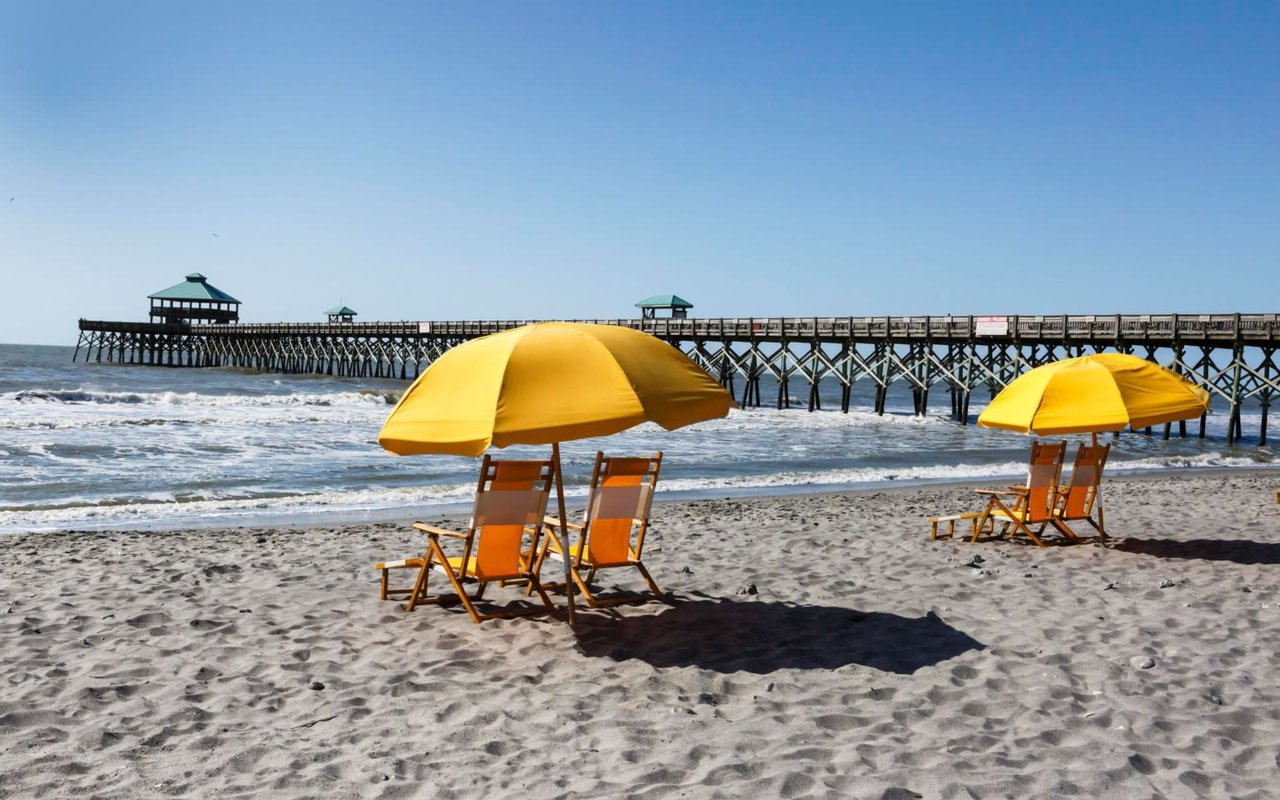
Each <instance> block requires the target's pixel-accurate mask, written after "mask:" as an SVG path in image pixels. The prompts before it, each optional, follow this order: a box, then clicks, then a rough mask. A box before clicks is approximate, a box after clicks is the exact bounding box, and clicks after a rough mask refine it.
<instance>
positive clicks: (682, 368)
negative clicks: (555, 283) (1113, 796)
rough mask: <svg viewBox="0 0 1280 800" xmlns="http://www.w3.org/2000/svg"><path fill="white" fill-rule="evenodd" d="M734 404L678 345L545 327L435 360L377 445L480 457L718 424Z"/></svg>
mask: <svg viewBox="0 0 1280 800" xmlns="http://www.w3.org/2000/svg"><path fill="white" fill-rule="evenodd" d="M732 407H733V399H732V398H731V397H730V396H729V393H728V392H726V391H725V390H724V389H723V388H722V387H721V386H720V385H719V384H718V383H716V382H715V381H714V380H712V379H711V377H710V376H708V375H707V373H706V372H704V371H703V370H702V369H700V368H699V367H698V365H696V364H694V363H693V362H692V361H690V360H689V359H688V357H686V356H685V355H684V354H683V353H681V352H680V351H679V350H678V349H676V348H675V347H672V346H671V345H669V344H667V343H666V342H663V341H662V340H660V339H656V338H654V337H653V336H650V335H648V334H646V333H641V332H639V331H634V330H631V329H629V328H620V327H616V326H612V325H587V324H582V323H575V322H541V323H537V324H534V325H526V326H523V327H520V328H514V329H512V330H509V331H504V332H502V333H495V334H493V335H491V336H485V337H483V338H481V339H474V340H472V341H469V342H466V343H464V344H461V345H458V346H457V347H455V348H453V349H451V350H449V351H448V352H446V353H445V354H444V355H442V356H441V357H440V358H438V359H436V360H435V361H434V362H433V363H432V364H431V366H430V367H428V368H427V370H426V371H425V372H423V373H422V375H420V376H419V377H418V379H417V380H416V381H414V382H413V385H412V386H410V387H409V390H408V391H406V392H405V393H404V395H403V396H402V397H401V398H400V402H399V403H397V404H396V407H395V409H394V410H392V412H391V415H390V416H389V417H387V421H386V422H385V423H384V424H383V426H382V432H381V433H380V434H379V435H378V442H379V443H380V444H381V445H382V446H383V447H384V448H386V449H387V450H389V451H391V452H392V453H398V454H400V455H410V454H418V453H440V454H448V455H462V456H478V455H480V454H481V453H482V452H484V451H485V450H486V449H487V448H488V447H489V446H490V445H492V446H494V447H506V446H507V445H512V444H552V443H555V442H563V441H569V440H573V439H585V438H588V437H592V436H607V435H609V434H612V433H618V432H619V431H623V430H626V429H627V428H630V427H633V426H635V425H639V424H640V423H642V422H650V421H651V422H656V423H658V424H659V425H661V426H662V427H664V428H666V429H667V430H673V429H675V428H679V427H682V426H684V425H689V424H692V423H694V422H700V421H702V420H707V419H715V418H718V417H723V416H725V415H726V414H728V413H729V409H730V408H732Z"/></svg>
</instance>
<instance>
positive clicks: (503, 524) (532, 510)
mask: <svg viewBox="0 0 1280 800" xmlns="http://www.w3.org/2000/svg"><path fill="white" fill-rule="evenodd" d="M552 475H553V467H552V464H551V462H550V461H497V460H494V459H492V458H490V457H489V456H485V457H484V463H483V464H481V466H480V481H479V483H478V484H477V485H476V501H475V505H474V507H473V508H472V511H471V524H470V525H469V526H468V527H469V530H468V539H467V543H466V546H465V547H464V551H463V556H464V557H466V556H469V555H471V551H472V548H473V546H474V549H475V559H476V567H475V570H476V577H478V578H485V577H486V576H500V575H517V574H519V573H520V571H521V551H522V550H526V549H527V546H526V545H525V542H524V537H525V533H526V530H532V534H531V535H532V537H533V543H532V546H533V547H534V548H536V547H537V546H538V538H539V536H540V534H541V532H542V518H543V515H545V514H546V512H547V498H548V497H549V496H550V494H551V479H552ZM473 543H474V545H473Z"/></svg>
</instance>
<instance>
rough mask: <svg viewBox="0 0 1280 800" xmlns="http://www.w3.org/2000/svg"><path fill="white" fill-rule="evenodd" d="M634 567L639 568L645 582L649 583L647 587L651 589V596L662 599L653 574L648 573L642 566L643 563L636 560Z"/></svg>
mask: <svg viewBox="0 0 1280 800" xmlns="http://www.w3.org/2000/svg"><path fill="white" fill-rule="evenodd" d="M636 569H638V570H640V574H641V575H643V576H644V579H645V582H646V583H648V584H649V588H650V589H652V590H653V596H654V597H656V598H657V599H659V600H661V599H662V590H661V589H659V588H658V584H657V582H656V581H654V579H653V576H652V575H650V574H649V570H647V569H645V568H644V564H641V563H640V562H639V561H637V562H636Z"/></svg>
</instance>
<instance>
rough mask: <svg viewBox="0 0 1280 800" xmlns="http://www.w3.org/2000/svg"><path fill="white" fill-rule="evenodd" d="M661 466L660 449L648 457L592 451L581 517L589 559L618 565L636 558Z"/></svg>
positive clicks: (642, 539)
mask: <svg viewBox="0 0 1280 800" xmlns="http://www.w3.org/2000/svg"><path fill="white" fill-rule="evenodd" d="M661 468H662V452H661V451H659V452H658V453H656V454H655V455H654V456H653V457H651V458H621V457H614V458H607V457H605V454H604V453H599V452H598V453H596V465H595V469H594V470H593V471H592V474H591V490H590V495H589V496H588V498H587V508H586V511H585V512H584V514H583V518H582V525H583V536H584V537H585V539H586V542H587V548H588V550H589V551H590V553H591V560H592V561H593V562H595V563H597V564H622V563H626V562H627V561H628V560H629V559H631V558H639V557H640V551H641V549H642V548H643V547H644V534H645V529H646V528H647V527H648V525H649V509H650V507H651V506H652V504H653V490H654V487H655V485H656V484H657V482H658V471H659V470H660V469H661ZM633 528H634V529H635V530H636V541H635V544H634V546H633V545H632V543H631V533H632V530H633Z"/></svg>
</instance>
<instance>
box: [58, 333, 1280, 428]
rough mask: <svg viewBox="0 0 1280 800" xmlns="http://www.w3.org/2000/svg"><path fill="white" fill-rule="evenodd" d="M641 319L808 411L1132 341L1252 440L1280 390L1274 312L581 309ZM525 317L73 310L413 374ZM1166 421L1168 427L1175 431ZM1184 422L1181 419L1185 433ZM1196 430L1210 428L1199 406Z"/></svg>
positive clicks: (252, 363) (106, 355)
mask: <svg viewBox="0 0 1280 800" xmlns="http://www.w3.org/2000/svg"><path fill="white" fill-rule="evenodd" d="M580 321H582V322H593V323H597V324H603V325H618V326H622V327H627V328H633V329H636V330H642V331H645V332H646V333H650V334H652V335H654V336H657V337H658V338H660V339H663V340H665V341H667V342H670V343H671V344H672V345H674V346H676V347H678V348H680V349H681V350H682V351H683V352H685V353H686V354H687V355H688V356H689V357H690V358H692V359H693V360H694V361H695V362H697V363H698V364H699V365H701V366H702V367H703V368H704V369H706V370H707V371H708V372H709V373H710V374H711V375H713V376H715V377H716V378H717V379H718V380H719V381H720V382H721V383H722V384H723V385H724V386H725V387H726V388H727V389H729V391H731V392H733V393H734V396H735V398H736V399H738V401H739V403H740V404H741V405H743V406H759V405H761V403H762V402H763V401H764V399H763V398H762V396H761V395H762V389H761V384H762V379H764V378H766V377H770V378H772V379H773V381H774V382H776V385H777V394H776V397H775V398H771V404H774V405H776V406H777V407H778V408H787V407H790V405H791V398H792V395H791V389H792V388H793V387H794V388H802V387H803V389H804V390H805V394H806V395H807V399H806V400H805V401H804V402H803V403H802V405H804V406H805V407H807V408H808V409H809V410H811V411H812V410H817V409H819V408H821V407H822V398H821V395H820V393H819V388H820V386H823V385H826V386H832V385H838V386H839V388H840V408H841V410H842V411H846V412H847V411H848V410H849V408H850V405H851V403H852V398H853V390H854V388H855V386H857V385H859V384H868V385H869V387H870V389H871V392H870V394H871V402H870V405H871V408H872V410H874V411H875V412H877V413H883V412H884V410H885V398H886V394H887V392H888V389H889V387H890V386H891V385H893V384H895V383H902V384H905V385H907V386H908V387H909V388H910V390H911V392H912V396H913V397H914V405H915V410H916V413H918V414H924V413H927V412H928V409H929V399H930V390H932V389H938V390H945V391H946V393H947V395H948V397H949V401H950V413H951V415H952V417H953V418H955V419H957V420H959V421H961V422H967V421H968V419H969V399H970V397H971V395H972V394H973V392H974V391H978V390H982V389H986V390H987V391H988V392H989V393H990V394H991V395H994V394H995V393H996V392H997V391H999V390H1000V389H1001V388H1002V387H1004V386H1005V385H1006V384H1007V383H1008V382H1009V381H1011V380H1013V379H1014V378H1016V377H1017V376H1018V375H1020V374H1021V373H1022V372H1024V371H1026V370H1028V369H1030V368H1032V367H1036V366H1039V365H1041V364H1045V363H1048V362H1050V361H1055V360H1057V359H1060V358H1066V357H1069V356H1076V355H1084V354H1086V353H1096V352H1104V351H1119V352H1125V353H1133V354H1136V355H1139V356H1142V357H1144V358H1147V359H1149V360H1152V361H1156V362H1157V363H1160V364H1163V365H1164V366H1167V367H1169V368H1171V369H1173V370H1175V371H1177V372H1179V373H1182V374H1185V375H1188V376H1189V377H1191V379H1193V380H1194V381H1196V382H1197V383H1199V384H1201V385H1203V386H1204V387H1206V388H1207V389H1208V390H1209V391H1210V392H1211V393H1213V394H1214V395H1216V396H1217V397H1218V398H1220V399H1221V400H1222V401H1224V402H1225V404H1226V405H1227V408H1228V412H1227V413H1228V414H1229V416H1228V419H1227V438H1228V441H1229V442H1236V441H1238V440H1239V439H1240V438H1241V437H1242V435H1243V430H1242V425H1241V408H1242V405H1243V404H1244V403H1245V402H1246V401H1250V402H1257V403H1258V405H1259V408H1260V409H1261V425H1260V430H1259V436H1258V439H1259V443H1260V444H1262V445H1265V444H1266V442H1267V418H1268V413H1269V410H1270V407H1271V404H1272V401H1273V400H1274V399H1275V398H1276V397H1277V395H1280V368H1278V366H1277V360H1276V350H1277V348H1280V314H1137V315H1107V316H1087V315H1081V316H998V317H958V316H946V317H786V318H779V317H772V318H767V319H765V318H731V319H698V318H693V319H678V318H677V319H670V318H659V319H653V318H647V319H600V320H580ZM529 322H532V320H490V321H476V322H466V321H454V322H358V323H357V322H329V323H272V324H194V323H185V322H183V323H138V322H104V321H96V320H84V319H82V320H80V336H79V340H78V341H77V343H76V353H75V355H74V356H73V359H78V358H79V357H80V354H81V352H82V351H83V353H84V358H85V360H86V361H89V360H92V361H110V362H119V363H128V364H150V365H157V366H169V367H239V368H247V369H258V370H264V371H270V372H283V373H320V374H325V375H336V376H348V377H366V378H367V377H382V378H399V379H404V380H410V379H413V378H415V377H417V375H418V374H419V373H420V372H421V371H422V370H423V369H424V368H425V367H426V366H427V365H428V364H430V363H431V361H432V360H434V359H435V358H437V357H438V356H439V355H440V354H441V353H443V352H445V351H446V350H448V349H449V348H451V347H453V346H455V345H457V344H459V343H461V342H464V341H467V340H468V339H474V338H476V337H479V336H485V335H488V334H490V333H496V332H498V331H503V330H507V329H509V328H514V327H518V326H520V325H525V324H529ZM1170 429H1171V426H1165V430H1164V435H1165V437H1168V436H1169V435H1170ZM1186 433H1187V431H1186V423H1179V424H1178V434H1179V435H1180V436H1185V435H1186ZM1199 435H1200V436H1203V435H1204V419H1203V418H1202V419H1201V420H1200V426H1199Z"/></svg>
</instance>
